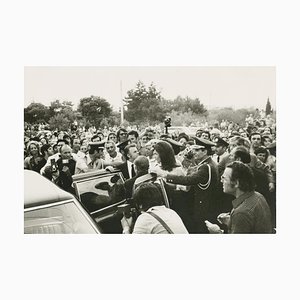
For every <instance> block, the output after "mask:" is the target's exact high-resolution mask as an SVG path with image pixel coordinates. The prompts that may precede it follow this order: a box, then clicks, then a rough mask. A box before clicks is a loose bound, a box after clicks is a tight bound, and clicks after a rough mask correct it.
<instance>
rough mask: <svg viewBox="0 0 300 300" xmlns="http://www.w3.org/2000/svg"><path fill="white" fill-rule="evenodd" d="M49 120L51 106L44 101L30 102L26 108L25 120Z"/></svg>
mask: <svg viewBox="0 0 300 300" xmlns="http://www.w3.org/2000/svg"><path fill="white" fill-rule="evenodd" d="M48 120H49V108H48V107H47V106H45V105H44V104H42V103H30V104H29V106H27V107H26V108H24V121H25V122H28V123H30V124H32V123H42V122H44V123H46V122H47V121H48Z"/></svg>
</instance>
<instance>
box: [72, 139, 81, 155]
mask: <svg viewBox="0 0 300 300" xmlns="http://www.w3.org/2000/svg"><path fill="white" fill-rule="evenodd" d="M72 149H73V152H74V153H77V152H78V151H79V150H80V139H78V138H74V139H73V144H72Z"/></svg>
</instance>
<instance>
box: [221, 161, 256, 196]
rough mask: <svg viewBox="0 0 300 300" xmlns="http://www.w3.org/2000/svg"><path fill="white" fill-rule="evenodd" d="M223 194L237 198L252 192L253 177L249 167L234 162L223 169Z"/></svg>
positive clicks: (253, 187)
mask: <svg viewBox="0 0 300 300" xmlns="http://www.w3.org/2000/svg"><path fill="white" fill-rule="evenodd" d="M221 182H222V183H223V192H224V193H226V194H230V195H233V196H235V197H238V196H240V195H242V194H244V193H246V192H253V191H254V189H255V181H254V175H253V172H252V170H251V168H250V167H249V166H247V165H246V164H244V163H242V162H239V161H234V162H233V163H230V164H229V165H227V167H226V168H225V171H224V173H223V175H222V176H221Z"/></svg>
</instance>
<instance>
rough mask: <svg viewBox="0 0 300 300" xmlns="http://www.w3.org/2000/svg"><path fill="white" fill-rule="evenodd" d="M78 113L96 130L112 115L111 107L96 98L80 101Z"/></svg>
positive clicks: (104, 101)
mask: <svg viewBox="0 0 300 300" xmlns="http://www.w3.org/2000/svg"><path fill="white" fill-rule="evenodd" d="M78 111H79V112H80V113H81V115H82V116H83V117H85V118H86V120H88V121H89V123H90V124H91V125H92V126H95V127H96V128H99V127H101V126H102V125H103V124H106V123H107V122H108V121H107V119H109V118H110V117H111V115H112V107H111V105H110V104H109V103H108V102H107V101H106V100H105V99H104V98H101V97H98V96H90V97H86V98H82V99H80V103H79V106H78Z"/></svg>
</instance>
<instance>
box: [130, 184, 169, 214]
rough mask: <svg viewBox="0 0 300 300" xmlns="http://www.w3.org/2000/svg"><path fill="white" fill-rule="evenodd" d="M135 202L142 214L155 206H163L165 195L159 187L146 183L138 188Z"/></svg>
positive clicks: (135, 193) (134, 198) (134, 196)
mask: <svg viewBox="0 0 300 300" xmlns="http://www.w3.org/2000/svg"><path fill="white" fill-rule="evenodd" d="M133 200H134V202H135V203H136V204H137V206H138V208H139V209H140V211H141V212H146V211H147V210H148V209H149V208H151V207H153V206H160V205H163V203H164V201H163V195H162V192H161V191H160V189H159V188H158V186H156V185H155V184H154V183H150V182H146V183H142V184H141V185H139V186H138V187H137V189H136V190H135V192H134V194H133Z"/></svg>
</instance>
